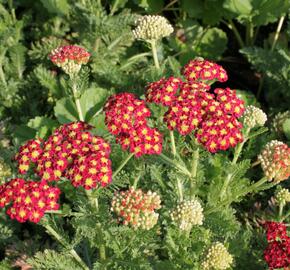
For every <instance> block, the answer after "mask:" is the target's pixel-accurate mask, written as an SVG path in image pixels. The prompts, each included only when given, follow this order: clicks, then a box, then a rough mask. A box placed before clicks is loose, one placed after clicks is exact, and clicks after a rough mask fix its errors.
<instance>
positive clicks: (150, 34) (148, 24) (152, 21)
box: [133, 15, 173, 41]
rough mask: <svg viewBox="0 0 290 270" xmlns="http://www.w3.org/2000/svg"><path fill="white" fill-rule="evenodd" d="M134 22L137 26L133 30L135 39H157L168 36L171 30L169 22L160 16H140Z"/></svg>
mask: <svg viewBox="0 0 290 270" xmlns="http://www.w3.org/2000/svg"><path fill="white" fill-rule="evenodd" d="M136 23H137V27H136V28H135V29H134V30H133V35H134V37H135V38H136V39H143V40H146V41H151V40H158V39H161V38H163V37H167V36H169V35H170V34H171V33H172V32H173V27H172V26H171V24H170V23H169V22H168V21H167V20H166V18H164V17H162V16H152V15H146V16H142V17H140V18H139V19H138V20H137V22H136Z"/></svg>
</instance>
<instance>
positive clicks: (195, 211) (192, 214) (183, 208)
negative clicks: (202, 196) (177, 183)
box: [170, 199, 204, 231]
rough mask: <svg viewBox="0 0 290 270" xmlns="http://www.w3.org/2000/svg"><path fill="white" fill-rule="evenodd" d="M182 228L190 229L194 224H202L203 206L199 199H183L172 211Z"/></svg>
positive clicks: (172, 215) (172, 217)
mask: <svg viewBox="0 0 290 270" xmlns="http://www.w3.org/2000/svg"><path fill="white" fill-rule="evenodd" d="M170 216H171V219H172V220H173V222H174V223H175V224H176V225H177V226H178V227H179V229H180V230H183V231H190V230H191V228H192V227H193V226H194V225H202V223H203V218H204V216H203V208H202V206H201V204H200V203H199V201H198V200H196V199H195V200H191V201H182V202H180V203H179V204H178V205H177V207H176V208H175V209H173V210H172V211H171V213H170Z"/></svg>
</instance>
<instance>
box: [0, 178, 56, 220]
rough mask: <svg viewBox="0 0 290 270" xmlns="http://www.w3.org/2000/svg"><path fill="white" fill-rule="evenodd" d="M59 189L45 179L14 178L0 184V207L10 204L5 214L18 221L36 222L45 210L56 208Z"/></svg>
mask: <svg viewBox="0 0 290 270" xmlns="http://www.w3.org/2000/svg"><path fill="white" fill-rule="evenodd" d="M59 194H60V190H59V188H57V187H50V186H48V185H47V183H46V181H41V182H33V181H25V180H24V179H21V178H15V179H12V180H10V181H9V182H8V183H6V184H4V185H1V186H0V207H1V208H3V207H6V206H10V207H9V208H8V209H7V214H8V215H9V216H10V218H11V219H16V220H17V221H19V222H25V221H27V220H29V221H31V222H34V223H37V222H39V221H40V219H41V218H42V217H43V216H44V214H45V212H46V211H49V210H57V209H58V208H59V204H58V203H57V201H58V198H59Z"/></svg>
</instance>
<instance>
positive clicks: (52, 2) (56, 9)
mask: <svg viewBox="0 0 290 270" xmlns="http://www.w3.org/2000/svg"><path fill="white" fill-rule="evenodd" d="M40 1H41V3H42V4H43V6H44V7H45V8H46V10H47V11H48V12H49V13H52V14H57V15H67V14H68V13H69V4H68V2H67V0H40Z"/></svg>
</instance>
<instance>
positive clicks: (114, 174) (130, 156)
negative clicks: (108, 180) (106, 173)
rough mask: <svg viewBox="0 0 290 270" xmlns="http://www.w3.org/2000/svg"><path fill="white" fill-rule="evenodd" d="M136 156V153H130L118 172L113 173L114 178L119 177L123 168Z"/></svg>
mask: <svg viewBox="0 0 290 270" xmlns="http://www.w3.org/2000/svg"><path fill="white" fill-rule="evenodd" d="M133 156H134V153H130V154H129V155H128V156H127V157H126V158H125V159H124V160H123V161H122V163H121V164H120V166H119V167H118V168H117V170H116V171H115V172H114V173H113V178H115V177H116V176H117V174H118V173H119V172H120V171H121V170H122V169H123V167H124V166H125V165H126V164H127V163H128V161H129V160H130V159H131V158H132V157H133Z"/></svg>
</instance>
